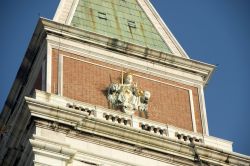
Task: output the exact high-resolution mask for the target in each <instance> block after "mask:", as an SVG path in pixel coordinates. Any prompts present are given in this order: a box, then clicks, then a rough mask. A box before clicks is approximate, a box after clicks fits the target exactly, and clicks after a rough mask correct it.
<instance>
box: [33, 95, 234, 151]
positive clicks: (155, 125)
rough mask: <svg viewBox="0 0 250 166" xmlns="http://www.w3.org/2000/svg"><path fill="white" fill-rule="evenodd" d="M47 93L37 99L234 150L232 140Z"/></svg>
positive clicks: (150, 131)
mask: <svg viewBox="0 0 250 166" xmlns="http://www.w3.org/2000/svg"><path fill="white" fill-rule="evenodd" d="M47 95H48V93H45V92H42V91H36V94H35V99H36V100H39V101H46V102H49V103H51V104H53V105H58V107H60V108H63V107H65V108H67V109H69V110H70V109H72V110H74V111H80V112H84V113H87V115H88V116H90V117H92V118H97V119H99V120H102V121H105V122H106V123H113V124H116V125H121V126H124V127H129V128H134V129H136V130H139V131H141V132H145V133H148V134H153V135H155V136H159V137H166V138H170V139H172V140H175V141H181V142H183V143H195V144H204V145H208V146H213V147H217V148H221V149H226V150H228V151H232V142H230V141H226V140H223V139H219V138H215V137H211V136H208V135H203V134H201V133H196V132H192V131H188V130H185V129H181V128H177V127H175V126H172V125H168V124H163V123H159V122H156V121H152V120H149V119H145V118H141V117H138V116H130V115H127V114H125V113H123V112H120V111H116V110H111V109H107V108H104V107H100V106H95V105H92V104H89V103H84V102H80V101H76V100H72V99H69V98H66V97H62V96H58V95H53V94H49V95H50V97H49V100H48V97H47Z"/></svg>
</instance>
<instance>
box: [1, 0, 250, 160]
mask: <svg viewBox="0 0 250 166" xmlns="http://www.w3.org/2000/svg"><path fill="white" fill-rule="evenodd" d="M151 1H152V3H153V4H154V6H155V8H156V9H157V10H158V12H159V13H160V15H161V16H162V18H163V19H164V20H165V22H166V23H167V25H168V27H169V28H170V30H171V31H172V32H173V34H174V35H175V37H176V38H177V40H178V41H179V42H180V44H181V45H182V46H183V48H184V49H185V50H186V52H187V53H188V54H189V56H190V57H191V58H192V59H195V60H199V61H203V62H206V63H210V64H215V65H217V66H218V67H217V70H216V72H215V73H214V75H213V77H212V79H211V81H210V82H209V85H208V86H207V87H206V89H205V94H206V105H207V114H208V123H209V130H210V134H211V135H213V136H216V137H220V138H224V139H227V140H231V141H234V150H235V151H236V152H240V153H243V154H247V155H250V143H249V142H250V141H249V140H250V65H249V63H250V1H249V0H151ZM58 2H59V0H36V1H34V0H24V1H16V0H15V1H14V0H8V1H4V2H2V3H1V5H0V19H1V26H0V36H1V38H0V50H1V61H0V83H1V86H0V94H1V95H0V107H2V106H3V104H4V102H5V99H6V96H7V95H8V92H9V90H10V88H11V85H12V83H13V81H14V79H15V75H16V72H17V70H18V67H19V65H20V63H21V61H22V58H23V56H24V54H25V51H26V49H27V47H28V44H29V41H30V38H31V36H32V33H33V31H34V29H35V26H36V23H37V21H38V18H39V16H42V17H46V18H52V17H53V15H54V12H55V10H56V7H57V5H58Z"/></svg>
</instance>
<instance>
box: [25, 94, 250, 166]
mask: <svg viewBox="0 0 250 166" xmlns="http://www.w3.org/2000/svg"><path fill="white" fill-rule="evenodd" d="M36 93H37V95H36V98H30V97H25V101H26V103H27V109H28V110H29V111H30V112H31V115H32V116H33V117H39V118H42V119H44V120H47V121H55V122H57V123H59V124H61V125H66V126H69V127H70V126H71V127H73V128H74V129H75V130H78V131H84V132H87V133H93V134H95V135H99V136H103V137H106V138H110V139H113V140H117V141H123V142H126V143H129V144H134V145H137V146H140V147H144V148H147V149H151V150H154V151H158V152H161V153H168V154H172V155H176V156H179V157H184V158H186V159H188V160H194V156H195V154H194V152H193V150H192V147H191V146H190V144H189V143H188V142H185V141H180V140H178V138H176V136H175V135H174V137H171V132H169V128H171V127H169V128H168V132H169V135H166V136H163V135H159V134H155V133H152V132H148V131H144V130H142V129H141V128H139V123H135V122H133V120H134V118H133V119H131V120H132V124H133V125H132V126H126V125H121V124H119V123H114V122H112V121H111V122H110V121H107V120H106V119H105V117H104V116H103V113H104V112H106V111H107V115H108V114H110V113H111V112H113V114H114V115H115V112H114V111H112V110H105V109H104V108H103V110H102V111H100V114H101V115H99V114H98V112H99V109H101V108H99V107H95V108H96V109H95V111H96V115H95V116H94V117H93V116H89V114H88V113H86V112H81V111H80V110H74V109H72V108H68V107H67V106H66V105H67V104H66V103H65V105H62V103H63V101H65V102H69V101H70V100H69V101H68V99H66V98H63V97H60V96H57V95H52V94H47V93H45V92H39V91H37V92H36ZM46 95H50V98H49V100H48V97H46ZM53 98H54V99H55V101H56V102H59V101H60V102H61V105H60V104H55V103H53ZM46 100H47V101H46ZM55 101H54V102H55ZM60 102H59V103H60ZM72 102H73V101H72ZM75 102H76V101H75ZM79 103H80V102H79ZM79 103H78V104H79ZM79 105H80V104H79ZM82 105H84V103H82ZM89 106H90V105H89ZM84 107H86V105H85V106H84ZM92 107H94V106H92ZM118 114H119V115H120V116H121V115H124V117H126V118H127V119H129V116H126V114H124V113H118ZM137 121H138V119H137ZM147 123H149V122H147ZM136 124H137V125H138V126H136ZM172 130H173V128H172ZM124 138H126V139H124ZM204 138H205V137H204ZM206 139H207V138H205V140H204V142H205V143H206ZM210 140H211V139H210ZM195 147H196V149H197V150H196V151H197V152H198V153H199V155H200V158H201V159H202V160H204V161H209V162H211V163H214V164H220V163H225V161H229V162H230V163H231V164H235V165H247V164H246V163H247V162H248V161H250V159H248V158H247V157H246V156H243V155H239V154H236V153H233V152H230V151H228V150H225V149H224V150H223V149H220V148H218V147H215V146H214V147H212V146H210V145H206V144H204V143H196V144H195ZM248 166H249V165H248Z"/></svg>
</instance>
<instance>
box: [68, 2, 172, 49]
mask: <svg viewBox="0 0 250 166" xmlns="http://www.w3.org/2000/svg"><path fill="white" fill-rule="evenodd" d="M71 25H72V26H74V27H77V28H81V29H84V30H88V31H91V32H95V33H98V34H102V35H106V36H108V37H112V38H116V39H118V40H122V41H125V42H130V43H134V44H137V45H141V46H144V47H148V48H151V49H155V50H159V51H161V52H165V53H171V51H170V49H169V47H168V46H167V44H166V43H165V42H164V41H163V39H162V37H161V36H160V34H159V33H158V31H157V30H156V28H155V27H154V26H153V24H152V23H151V21H150V20H149V18H148V17H147V16H146V14H145V13H144V11H143V9H142V8H141V7H140V5H139V4H138V3H137V1H136V0H79V3H78V5H77V8H76V11H75V13H74V16H73V20H72V22H71Z"/></svg>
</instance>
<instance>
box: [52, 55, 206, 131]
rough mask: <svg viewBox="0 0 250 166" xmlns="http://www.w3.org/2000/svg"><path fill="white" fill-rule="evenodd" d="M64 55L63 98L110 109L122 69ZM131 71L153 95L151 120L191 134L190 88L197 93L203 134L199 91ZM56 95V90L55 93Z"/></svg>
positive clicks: (54, 73)
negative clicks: (112, 89)
mask: <svg viewBox="0 0 250 166" xmlns="http://www.w3.org/2000/svg"><path fill="white" fill-rule="evenodd" d="M62 54H63V55H65V56H64V57H63V95H64V96H66V97H69V98H72V99H75V100H79V101H84V102H87V103H91V104H95V105H99V106H103V107H106V108H108V100H107V98H106V94H107V92H106V88H107V87H108V86H109V85H110V83H112V82H117V83H118V82H120V80H121V70H122V69H121V68H120V67H119V66H116V65H110V64H107V63H103V62H100V61H97V60H93V59H89V58H84V57H80V56H77V55H73V54H70V53H66V52H62ZM57 55H58V53H57V51H53V58H52V65H53V67H52V87H53V85H55V87H57V86H56V85H57V68H58V66H57V63H58V62H57V61H58V56H57ZM84 61H86V62H84ZM93 63H95V64H93ZM111 68H112V69H111ZM117 70H119V71H117ZM129 71H130V72H132V73H133V74H134V82H137V83H138V86H139V87H140V88H141V89H143V90H148V91H150V93H151V98H150V102H149V110H148V117H147V118H148V119H150V120H155V121H158V122H161V123H167V124H171V125H174V126H176V127H180V128H183V129H187V130H190V131H192V130H193V129H192V119H191V111H190V101H189V93H188V90H186V89H191V90H192V91H193V98H194V109H195V117H196V125H197V130H198V132H200V133H201V132H202V125H201V118H200V117H201V116H200V108H199V107H200V106H199V97H198V91H197V88H195V87H191V86H188V85H184V84H181V83H177V82H173V81H170V80H166V79H162V78H158V77H155V76H151V75H147V74H144V73H140V72H137V71H131V70H129ZM143 77H145V78H143ZM169 84H171V85H169ZM172 85H174V86H172ZM175 86H178V87H175ZM179 87H181V88H179ZM52 89H53V88H52ZM52 92H55V91H53V90H52ZM136 115H138V116H142V117H145V115H144V114H139V113H137V114H136Z"/></svg>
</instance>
